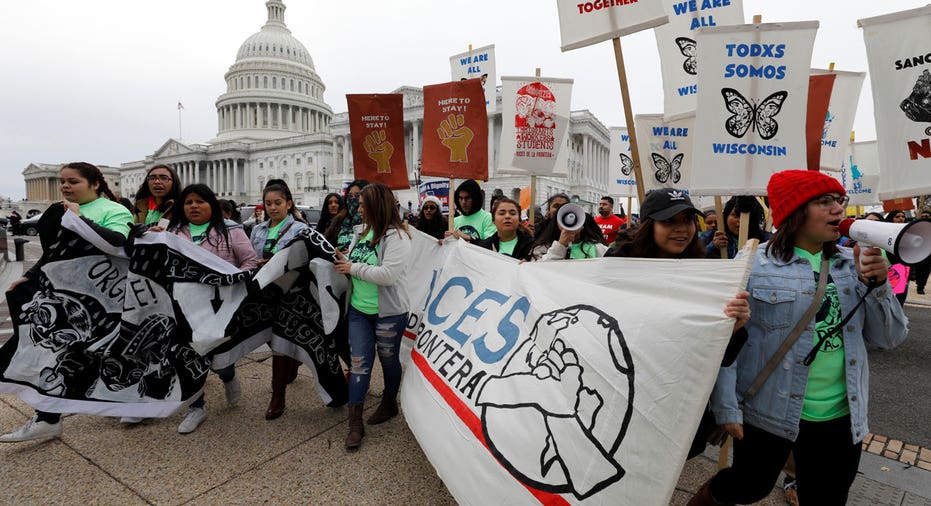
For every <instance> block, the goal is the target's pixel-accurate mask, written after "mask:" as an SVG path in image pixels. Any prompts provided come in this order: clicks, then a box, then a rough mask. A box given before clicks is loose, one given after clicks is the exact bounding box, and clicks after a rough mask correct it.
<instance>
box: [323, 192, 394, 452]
mask: <svg viewBox="0 0 931 506" xmlns="http://www.w3.org/2000/svg"><path fill="white" fill-rule="evenodd" d="M359 212H360V214H361V215H362V220H363V224H364V226H363V228H362V231H361V234H360V237H359V240H358V241H357V242H356V243H355V245H354V246H353V248H352V250H351V251H350V252H349V255H348V257H347V258H343V259H341V260H338V261H337V262H336V271H337V272H339V273H341V274H348V275H350V278H351V280H352V294H351V296H350V305H349V316H348V319H349V347H350V353H351V355H352V368H351V371H350V378H349V434H348V435H347V436H346V449H347V450H356V449H358V448H359V446H361V445H362V438H363V436H364V435H365V426H364V425H363V424H362V411H363V409H364V408H363V402H364V401H365V396H366V394H367V393H368V389H369V382H370V380H371V372H372V367H373V365H374V364H373V362H374V360H375V351H376V349H377V351H378V359H379V361H380V362H381V368H382V373H383V374H384V379H385V391H384V393H383V394H382V399H381V404H379V406H378V408H377V409H376V410H375V412H374V413H373V414H372V416H370V417H369V419H368V423H369V424H370V425H376V424H380V423H383V422H386V421H388V420H389V419H391V418H393V417H394V416H395V415H397V414H398V403H397V397H398V390H399V388H400V386H401V362H400V351H401V350H400V349H401V336H402V335H403V333H404V327H405V325H406V324H407V312H408V309H409V302H408V295H407V292H406V291H405V290H404V288H403V287H402V286H400V281H401V279H402V278H403V276H404V272H405V270H406V269H407V261H408V257H409V256H410V253H411V236H410V233H408V232H407V230H405V229H404V225H403V224H402V223H401V216H400V215H399V214H398V210H397V207H396V206H395V200H394V195H393V194H392V193H391V190H390V189H389V188H388V187H387V186H385V185H383V184H380V183H373V184H370V185H368V186H366V187H365V188H363V189H362V194H361V195H360V199H359Z"/></svg>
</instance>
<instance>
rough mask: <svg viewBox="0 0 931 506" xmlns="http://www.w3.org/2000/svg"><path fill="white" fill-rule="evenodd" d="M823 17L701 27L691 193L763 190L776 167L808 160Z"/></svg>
mask: <svg viewBox="0 0 931 506" xmlns="http://www.w3.org/2000/svg"><path fill="white" fill-rule="evenodd" d="M817 28H818V22H817V21H810V22H800V23H784V24H762V25H742V26H724V27H715V28H701V29H699V30H698V32H697V35H696V37H697V43H698V61H699V62H701V64H700V67H701V69H702V71H701V73H699V74H698V94H699V96H698V109H697V113H696V124H695V129H696V134H695V143H694V151H695V160H694V166H695V167H700V168H701V170H699V171H696V172H695V173H694V174H693V175H692V193H693V194H698V195H765V194H766V183H767V182H768V181H769V177H770V176H771V175H772V174H773V173H774V172H779V171H781V170H786V169H798V168H800V167H806V165H807V151H806V140H805V125H806V117H807V112H808V109H807V104H808V85H809V80H808V77H809V69H810V67H811V52H812V48H813V46H814V41H815V32H816V31H817Z"/></svg>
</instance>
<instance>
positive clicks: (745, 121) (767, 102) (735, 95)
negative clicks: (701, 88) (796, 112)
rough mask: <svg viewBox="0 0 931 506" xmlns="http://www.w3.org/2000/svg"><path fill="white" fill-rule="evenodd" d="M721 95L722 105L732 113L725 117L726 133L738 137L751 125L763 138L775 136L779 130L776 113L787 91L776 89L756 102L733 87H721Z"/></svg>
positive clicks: (779, 109)
mask: <svg viewBox="0 0 931 506" xmlns="http://www.w3.org/2000/svg"><path fill="white" fill-rule="evenodd" d="M721 95H723V96H724V105H725V106H726V107H727V110H728V111H730V112H732V113H733V116H731V117H730V118H727V121H726V122H725V123H724V128H725V129H727V133H729V134H731V135H733V136H734V137H737V138H740V137H743V136H744V134H746V133H747V130H749V129H750V127H751V126H752V127H753V129H754V130H756V131H757V132H759V133H760V137H762V138H763V139H764V140H769V139H772V138H773V137H775V136H776V132H778V131H779V124H778V123H776V115H777V114H779V111H781V110H782V104H783V102H785V100H786V97H788V96H789V93H788V92H786V91H777V92H776V93H773V94H772V95H770V96H768V97H766V98H765V99H763V101H762V102H760V103H758V104H751V103H750V101H748V100H747V99H746V98H744V97H743V95H741V94H740V92H739V91H737V90H735V89H733V88H722V89H721Z"/></svg>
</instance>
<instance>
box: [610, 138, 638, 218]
mask: <svg viewBox="0 0 931 506" xmlns="http://www.w3.org/2000/svg"><path fill="white" fill-rule="evenodd" d="M608 131H609V132H610V134H611V155H610V158H611V161H610V162H609V163H608V170H609V177H608V193H610V194H611V195H617V196H619V197H631V198H636V197H637V179H636V174H634V160H633V158H631V154H630V136H629V135H627V129H626V128H623V127H611V128H610V129H608ZM628 211H630V210H629V209H628Z"/></svg>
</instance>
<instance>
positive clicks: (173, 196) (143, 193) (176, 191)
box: [136, 163, 181, 211]
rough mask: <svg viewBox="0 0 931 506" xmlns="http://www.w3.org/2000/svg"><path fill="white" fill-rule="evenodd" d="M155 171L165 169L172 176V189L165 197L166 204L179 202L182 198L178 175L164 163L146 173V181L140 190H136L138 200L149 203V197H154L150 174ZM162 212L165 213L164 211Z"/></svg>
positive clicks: (143, 181)
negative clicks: (150, 184)
mask: <svg viewBox="0 0 931 506" xmlns="http://www.w3.org/2000/svg"><path fill="white" fill-rule="evenodd" d="M155 169H165V170H167V171H168V174H170V175H171V189H170V190H168V195H165V202H171V201H176V200H178V199H179V198H180V197H181V185H180V178H179V177H178V173H177V172H175V169H173V168H171V167H169V166H167V165H165V164H162V163H160V164H158V165H155V166H153V167H152V168H151V169H149V170H148V171H146V173H145V179H143V180H142V185H141V186H139V189H138V190H136V200H146V201H147V200H148V199H149V197H151V196H152V190H151V189H150V188H149V174H151V173H152V171H153V170H155ZM172 204H174V202H172ZM162 211H164V209H163V210H162Z"/></svg>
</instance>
